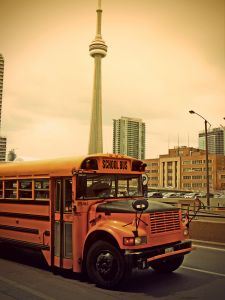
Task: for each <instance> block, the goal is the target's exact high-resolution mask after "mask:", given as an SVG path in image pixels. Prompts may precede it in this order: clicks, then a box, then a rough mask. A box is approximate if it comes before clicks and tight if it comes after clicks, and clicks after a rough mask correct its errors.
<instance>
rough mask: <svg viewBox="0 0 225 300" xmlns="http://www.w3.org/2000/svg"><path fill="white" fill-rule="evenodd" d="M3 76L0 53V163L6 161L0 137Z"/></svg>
mask: <svg viewBox="0 0 225 300" xmlns="http://www.w3.org/2000/svg"><path fill="white" fill-rule="evenodd" d="M3 75H4V58H3V56H2V54H1V53H0V162H1V161H5V159H6V137H2V136H1V122H2V91H3Z"/></svg>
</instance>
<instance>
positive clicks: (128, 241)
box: [123, 236, 147, 246]
mask: <svg viewBox="0 0 225 300" xmlns="http://www.w3.org/2000/svg"><path fill="white" fill-rule="evenodd" d="M146 243H147V237H146V236H136V237H133V236H132V237H124V238H123V244H124V245H125V246H139V245H143V244H146Z"/></svg>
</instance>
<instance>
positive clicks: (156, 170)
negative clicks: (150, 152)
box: [145, 146, 225, 192]
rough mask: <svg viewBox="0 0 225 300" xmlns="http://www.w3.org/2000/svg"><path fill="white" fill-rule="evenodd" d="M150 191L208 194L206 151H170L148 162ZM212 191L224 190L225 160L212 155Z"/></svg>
mask: <svg viewBox="0 0 225 300" xmlns="http://www.w3.org/2000/svg"><path fill="white" fill-rule="evenodd" d="M145 163H147V170H148V176H149V187H154V188H157V187H158V188H174V189H179V190H190V191H198V192H205V191H206V163H205V151H204V150H200V149H197V148H193V147H186V146H183V147H179V148H174V149H169V153H168V154H166V155H160V156H159V158H156V159H146V160H145ZM209 185H210V191H211V192H216V191H221V190H225V156H224V155H221V154H209Z"/></svg>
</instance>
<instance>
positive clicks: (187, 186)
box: [183, 183, 191, 188]
mask: <svg viewBox="0 0 225 300" xmlns="http://www.w3.org/2000/svg"><path fill="white" fill-rule="evenodd" d="M183 187H185V188H190V187H191V184H190V183H183Z"/></svg>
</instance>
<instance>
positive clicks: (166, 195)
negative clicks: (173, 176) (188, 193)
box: [163, 193, 178, 198]
mask: <svg viewBox="0 0 225 300" xmlns="http://www.w3.org/2000/svg"><path fill="white" fill-rule="evenodd" d="M163 198H178V196H177V193H166V194H164V195H163Z"/></svg>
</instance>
